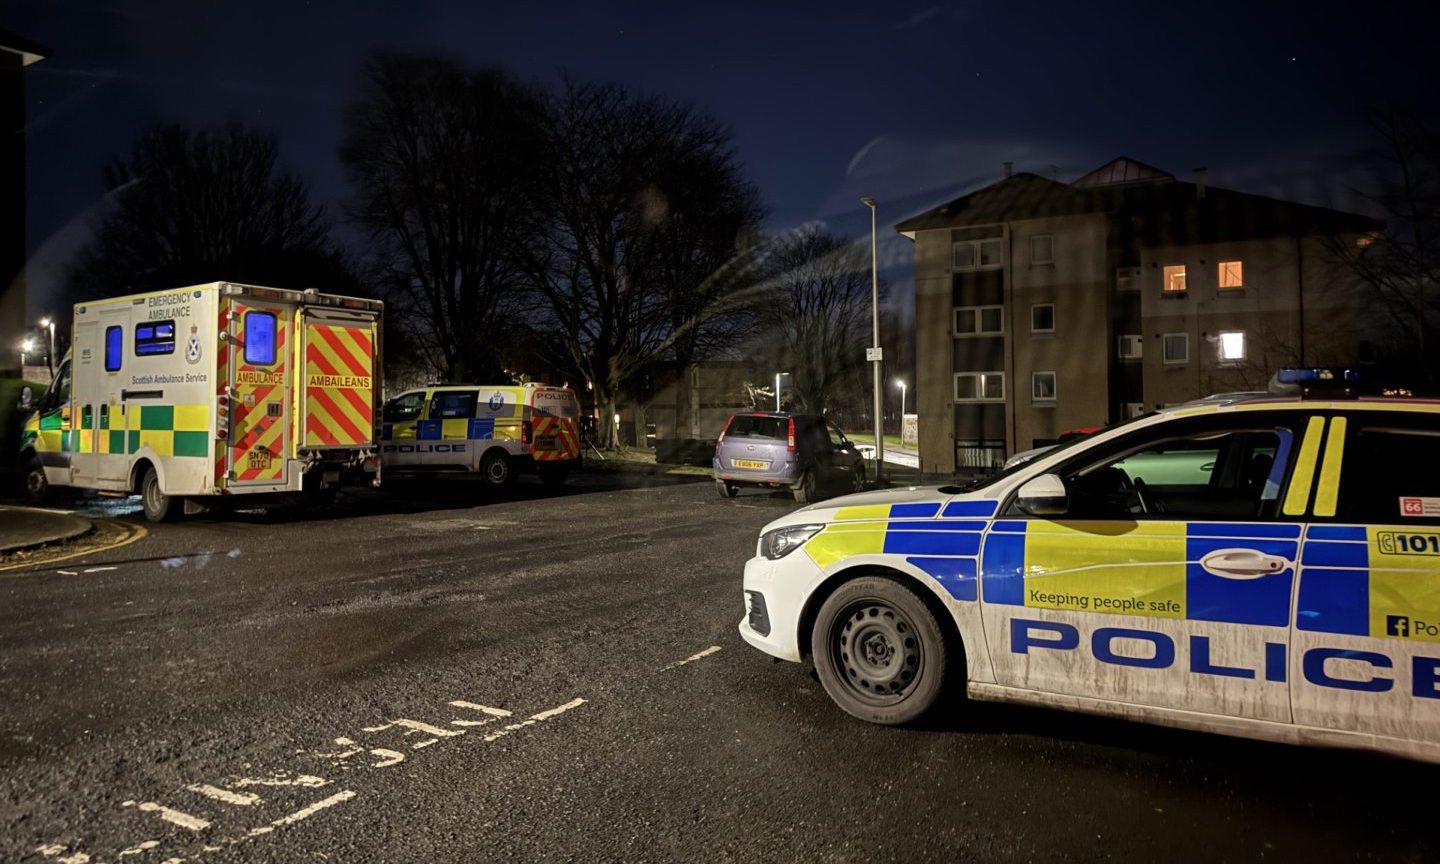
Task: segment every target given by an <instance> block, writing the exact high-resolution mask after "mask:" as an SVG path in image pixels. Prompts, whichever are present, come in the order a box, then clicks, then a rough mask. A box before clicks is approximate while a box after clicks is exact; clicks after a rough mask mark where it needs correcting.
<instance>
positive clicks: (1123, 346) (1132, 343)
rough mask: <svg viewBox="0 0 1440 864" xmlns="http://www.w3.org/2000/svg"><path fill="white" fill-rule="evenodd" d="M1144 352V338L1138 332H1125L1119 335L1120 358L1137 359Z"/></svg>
mask: <svg viewBox="0 0 1440 864" xmlns="http://www.w3.org/2000/svg"><path fill="white" fill-rule="evenodd" d="M1144 354H1145V340H1144V338H1142V337H1141V336H1140V334H1138V333H1126V334H1124V335H1122V336H1121V337H1120V359H1121V360H1139V359H1140V358H1141V357H1142V356H1144Z"/></svg>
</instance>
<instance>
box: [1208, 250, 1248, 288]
mask: <svg viewBox="0 0 1440 864" xmlns="http://www.w3.org/2000/svg"><path fill="white" fill-rule="evenodd" d="M1231 264H1233V265H1235V268H1236V272H1235V275H1236V277H1237V278H1239V280H1240V281H1238V282H1236V283H1235V284H1234V285H1226V284H1225V274H1226V268H1227V267H1228V265H1231ZM1215 289H1216V290H1217V291H1221V292H1227V291H1244V290H1245V259H1244V258H1236V259H1234V260H1231V261H1217V262H1216V263H1215Z"/></svg>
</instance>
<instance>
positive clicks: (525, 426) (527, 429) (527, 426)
mask: <svg viewBox="0 0 1440 864" xmlns="http://www.w3.org/2000/svg"><path fill="white" fill-rule="evenodd" d="M534 431H535V427H534V425H533V424H531V422H530V421H529V420H526V421H525V422H523V423H521V424H520V443H521V444H529V443H530V436H531V434H532V433H533V432H534Z"/></svg>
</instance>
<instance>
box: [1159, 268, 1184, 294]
mask: <svg viewBox="0 0 1440 864" xmlns="http://www.w3.org/2000/svg"><path fill="white" fill-rule="evenodd" d="M1160 287H1161V291H1162V293H1165V294H1184V293H1185V265H1184V264H1167V265H1166V266H1165V270H1164V279H1163V281H1162V282H1161V283H1160Z"/></svg>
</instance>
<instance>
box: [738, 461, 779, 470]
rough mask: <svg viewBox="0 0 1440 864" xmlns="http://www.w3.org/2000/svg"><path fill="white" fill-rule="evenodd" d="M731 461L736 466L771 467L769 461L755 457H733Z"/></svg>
mask: <svg viewBox="0 0 1440 864" xmlns="http://www.w3.org/2000/svg"><path fill="white" fill-rule="evenodd" d="M731 461H732V462H733V463H734V465H735V467H736V468H760V469H762V470H763V469H765V468H769V467H770V463H769V462H759V461H756V460H754V459H733V460H731Z"/></svg>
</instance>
